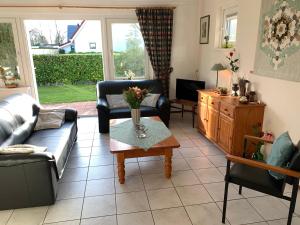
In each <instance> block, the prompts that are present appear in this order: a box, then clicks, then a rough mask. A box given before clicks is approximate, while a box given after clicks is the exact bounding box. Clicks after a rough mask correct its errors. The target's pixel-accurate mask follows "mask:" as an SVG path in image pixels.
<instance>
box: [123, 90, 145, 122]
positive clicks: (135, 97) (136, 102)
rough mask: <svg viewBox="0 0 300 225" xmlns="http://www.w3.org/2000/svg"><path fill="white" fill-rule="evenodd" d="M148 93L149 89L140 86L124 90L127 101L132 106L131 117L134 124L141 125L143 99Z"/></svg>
mask: <svg viewBox="0 0 300 225" xmlns="http://www.w3.org/2000/svg"><path fill="white" fill-rule="evenodd" d="M147 94H148V90H147V89H140V88H138V87H130V88H128V90H126V91H124V92H123V95H124V99H125V101H126V102H127V103H128V104H129V106H130V108H131V118H132V122H133V124H134V125H135V126H136V125H139V123H140V118H141V111H140V106H141V103H142V101H143V100H144V99H145V97H146V96H147Z"/></svg>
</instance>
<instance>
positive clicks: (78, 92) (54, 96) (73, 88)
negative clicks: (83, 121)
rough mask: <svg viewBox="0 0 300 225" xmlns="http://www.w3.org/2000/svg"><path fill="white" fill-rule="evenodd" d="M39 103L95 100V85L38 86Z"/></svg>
mask: <svg viewBox="0 0 300 225" xmlns="http://www.w3.org/2000/svg"><path fill="white" fill-rule="evenodd" d="M38 92H39V98H40V102H41V104H54V103H68V102H84V101H96V85H64V86H47V87H45V86H43V87H38Z"/></svg>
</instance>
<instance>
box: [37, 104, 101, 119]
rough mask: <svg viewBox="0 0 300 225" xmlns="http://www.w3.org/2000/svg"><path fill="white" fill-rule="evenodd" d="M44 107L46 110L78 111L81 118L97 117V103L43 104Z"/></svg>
mask: <svg viewBox="0 0 300 225" xmlns="http://www.w3.org/2000/svg"><path fill="white" fill-rule="evenodd" d="M43 107H44V108H46V109H53V108H55V109H66V108H71V109H76V110H77V111H78V115H79V116H96V115H97V110H96V102H95V101H90V102H72V103H60V104H49V105H47V104H43Z"/></svg>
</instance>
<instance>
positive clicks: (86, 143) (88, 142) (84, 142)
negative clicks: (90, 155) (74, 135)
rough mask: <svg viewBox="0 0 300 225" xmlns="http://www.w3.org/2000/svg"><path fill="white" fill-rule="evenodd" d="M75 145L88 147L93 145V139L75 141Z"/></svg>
mask: <svg viewBox="0 0 300 225" xmlns="http://www.w3.org/2000/svg"><path fill="white" fill-rule="evenodd" d="M75 146H76V147H78V148H88V147H92V146H93V140H82V141H79V140H78V141H77V142H76V143H75Z"/></svg>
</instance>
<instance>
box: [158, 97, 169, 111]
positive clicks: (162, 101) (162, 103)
mask: <svg viewBox="0 0 300 225" xmlns="http://www.w3.org/2000/svg"><path fill="white" fill-rule="evenodd" d="M157 108H159V109H162V108H167V109H170V101H169V100H168V98H167V97H166V96H163V95H161V96H160V97H159V98H158V100H157Z"/></svg>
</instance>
